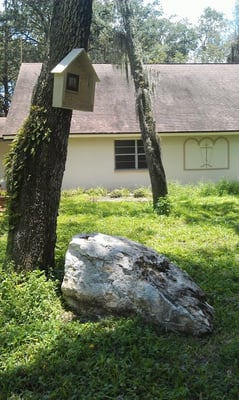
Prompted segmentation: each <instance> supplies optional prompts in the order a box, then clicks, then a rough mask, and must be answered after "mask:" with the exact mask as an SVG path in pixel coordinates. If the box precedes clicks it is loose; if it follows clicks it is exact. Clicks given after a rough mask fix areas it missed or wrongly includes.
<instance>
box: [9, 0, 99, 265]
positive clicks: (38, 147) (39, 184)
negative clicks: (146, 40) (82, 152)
mask: <svg viewBox="0 0 239 400" xmlns="http://www.w3.org/2000/svg"><path fill="white" fill-rule="evenodd" d="M91 16H92V0H77V1H75V0H61V1H59V0H55V1H54V6H53V18H52V25H51V32H50V54H49V61H48V62H47V64H46V65H44V67H43V69H42V72H41V76H40V78H39V81H38V84H37V86H36V90H35V93H34V96H33V101H32V108H31V111H30V114H29V116H28V119H27V121H26V123H25V124H24V126H23V128H22V130H21V132H20V134H19V135H18V137H17V139H16V143H15V145H14V147H13V149H12V150H11V152H10V155H9V157H8V161H7V168H6V170H7V186H8V192H9V195H10V203H9V235H8V243H7V260H11V261H13V262H14V263H15V265H16V268H18V269H23V270H32V269H36V268H41V269H45V270H46V271H48V269H49V267H52V266H53V265H54V250H55V244H56V225H57V214H58V208H59V201H60V193H61V185H62V178H63V173H64V169H65V161H66V155H67V144H68V136H69V131H70V123H71V116H72V111H71V110H64V109H60V108H52V106H51V104H52V92H53V77H52V74H50V71H51V69H52V68H53V67H54V66H55V65H56V64H58V63H59V61H60V60H61V59H62V58H64V57H65V56H66V54H67V53H68V52H69V51H71V50H72V49H73V48H74V47H84V48H85V49H87V44H88V37H89V31H90V24H91Z"/></svg>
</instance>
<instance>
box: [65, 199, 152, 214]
mask: <svg viewBox="0 0 239 400" xmlns="http://www.w3.org/2000/svg"><path fill="white" fill-rule="evenodd" d="M60 212H63V213H64V214H67V215H77V214H84V215H88V214H90V215H96V216H98V217H99V218H100V217H101V218H103V217H109V216H131V217H132V216H138V215H140V214H151V213H152V212H153V207H152V204H151V202H148V201H147V202H137V201H135V202H132V201H129V202H127V201H123V200H122V201H117V202H115V201H105V202H104V201H96V202H93V201H90V200H89V201H85V200H83V201H82V200H79V201H77V200H72V201H70V202H69V201H63V202H62V203H61V208H60Z"/></svg>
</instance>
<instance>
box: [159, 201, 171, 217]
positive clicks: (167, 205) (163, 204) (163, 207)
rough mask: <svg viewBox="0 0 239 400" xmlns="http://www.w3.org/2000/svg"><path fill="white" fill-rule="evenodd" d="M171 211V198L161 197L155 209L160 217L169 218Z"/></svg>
mask: <svg viewBox="0 0 239 400" xmlns="http://www.w3.org/2000/svg"><path fill="white" fill-rule="evenodd" d="M171 210H172V205H171V200H170V198H169V196H165V197H160V198H159V200H158V202H157V204H156V207H155V211H156V213H157V214H158V215H166V216H168V215H169V214H170V213H171Z"/></svg>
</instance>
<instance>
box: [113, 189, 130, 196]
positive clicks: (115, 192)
mask: <svg viewBox="0 0 239 400" xmlns="http://www.w3.org/2000/svg"><path fill="white" fill-rule="evenodd" d="M129 194H130V191H129V189H126V188H121V189H114V190H112V192H110V197H111V198H118V197H126V196H129Z"/></svg>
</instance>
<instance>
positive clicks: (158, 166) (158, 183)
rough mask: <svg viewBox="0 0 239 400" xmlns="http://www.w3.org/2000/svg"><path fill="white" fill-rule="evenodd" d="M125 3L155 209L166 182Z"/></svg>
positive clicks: (147, 88)
mask: <svg viewBox="0 0 239 400" xmlns="http://www.w3.org/2000/svg"><path fill="white" fill-rule="evenodd" d="M129 3H130V2H129V1H128V0H118V5H119V9H120V12H121V15H122V19H123V24H124V29H125V34H126V46H127V54H128V58H129V62H130V67H131V73H132V76H133V80H134V85H135V91H136V106H137V112H138V118H139V124H140V130H141V135H142V140H143V143H144V149H145V155H146V160H147V165H148V169H149V175H150V181H151V187H152V193H153V205H154V208H156V207H157V203H158V201H159V199H160V198H161V197H165V196H166V195H167V193H168V189H167V181H166V175H165V171H164V167H163V163H162V157H161V147H160V142H159V139H158V138H157V134H156V128H155V121H154V117H153V107H152V101H151V95H150V85H149V80H148V77H147V74H146V72H145V70H144V66H143V62H142V57H141V46H140V43H139V41H138V39H137V33H136V27H135V25H134V18H133V12H132V8H131V5H130V4H129Z"/></svg>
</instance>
